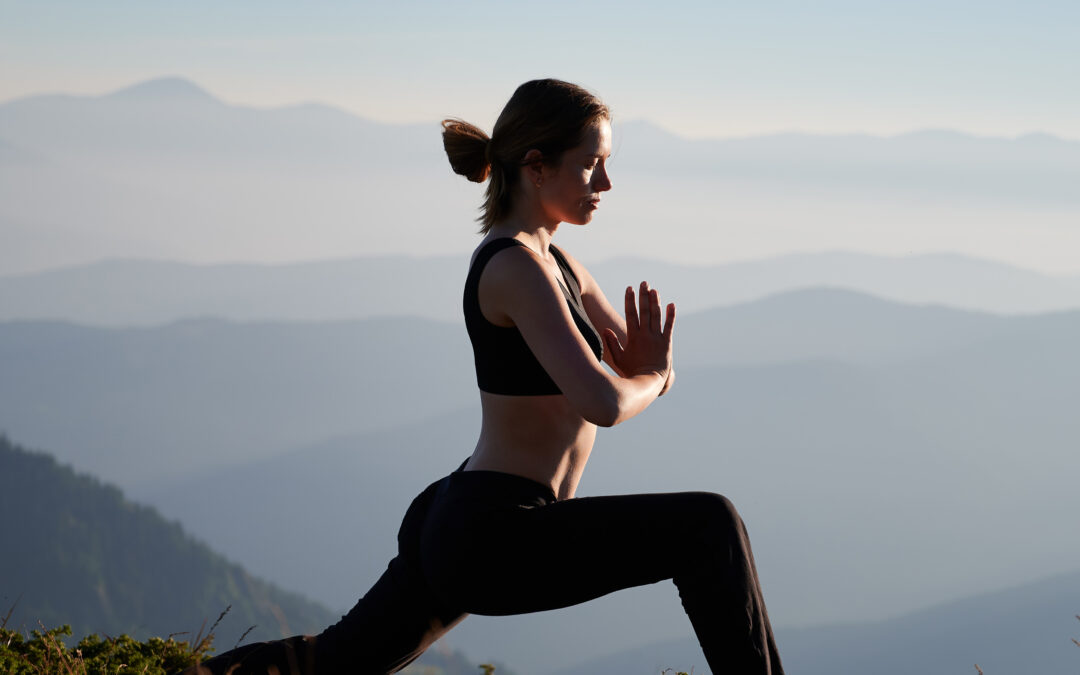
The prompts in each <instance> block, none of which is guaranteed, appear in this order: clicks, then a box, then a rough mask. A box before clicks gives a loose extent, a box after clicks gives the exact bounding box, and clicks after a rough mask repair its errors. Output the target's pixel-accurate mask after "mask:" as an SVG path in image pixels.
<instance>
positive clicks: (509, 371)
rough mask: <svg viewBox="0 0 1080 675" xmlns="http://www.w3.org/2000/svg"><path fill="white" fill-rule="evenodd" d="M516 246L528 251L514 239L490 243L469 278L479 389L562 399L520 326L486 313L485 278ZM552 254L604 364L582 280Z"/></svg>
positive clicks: (469, 322)
mask: <svg viewBox="0 0 1080 675" xmlns="http://www.w3.org/2000/svg"><path fill="white" fill-rule="evenodd" d="M511 246H525V244H523V243H522V242H520V241H518V240H517V239H513V238H509V237H507V238H501V239H492V240H491V241H489V242H488V243H487V244H485V245H484V246H483V247H482V248H481V249H480V250H479V251H478V252H477V253H476V258H475V259H474V260H473V264H472V267H471V268H469V275H468V276H467V277H466V278H465V295H464V298H463V302H462V304H463V306H464V309H465V328H466V329H467V330H468V331H469V339H470V340H471V341H472V346H473V358H474V360H475V361H476V384H477V385H478V386H479V387H480V391H486V392H488V393H491V394H505V395H508V396H543V395H547V394H561V393H562V391H560V390H559V387H558V385H556V384H555V381H554V380H552V379H551V376H550V375H548V374H547V371H546V370H544V367H543V366H542V365H540V362H539V361H537V360H536V357H535V356H534V355H533V353H532V350H530V349H529V345H528V344H526V342H525V338H523V337H522V336H521V331H519V330H518V329H517V326H496V325H495V324H493V323H491V322H490V321H488V320H487V318H485V317H484V315H483V313H482V312H481V311H480V294H479V289H480V275H481V274H482V273H483V272H484V267H485V266H486V265H487V263H488V261H489V260H491V257H492V256H494V255H495V254H496V253H498V252H499V251H501V250H503V249H505V248H509V247H511ZM549 250H550V251H551V253H552V255H553V256H554V257H555V262H556V264H558V266H559V269H560V270H562V273H563V276H564V277H565V279H566V286H569V287H570V289H569V290H567V288H566V286H564V285H563V283H562V281H559V288H561V289H562V292H563V295H565V296H566V304H567V306H568V307H570V314H571V315H572V316H573V317H574V323H575V324H577V328H578V330H579V331H581V335H582V336H583V337H584V338H585V341H586V342H588V343H589V346H590V347H592V351H593V353H594V354H596V358H597V360H600V359H602V358H603V356H604V343H603V342H602V341H601V340H600V334H599V333H597V332H596V329H595V328H594V327H593V325H592V323H591V322H590V321H589V317H588V316H587V315H586V314H585V307H584V306H583V305H582V304H581V286H580V285H579V284H578V279H577V277H576V276H575V275H574V273H573V271H572V270H571V269H570V265H568V264H567V262H566V258H565V257H563V254H562V251H560V250H559V249H557V248H555V247H554V246H551V247H549Z"/></svg>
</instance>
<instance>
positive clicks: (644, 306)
mask: <svg viewBox="0 0 1080 675" xmlns="http://www.w3.org/2000/svg"><path fill="white" fill-rule="evenodd" d="M648 294H649V282H647V281H642V282H641V288H640V289H639V290H638V314H639V315H640V316H639V319H638V322H639V324H640V325H641V326H648V325H649V316H650V313H649V298H648Z"/></svg>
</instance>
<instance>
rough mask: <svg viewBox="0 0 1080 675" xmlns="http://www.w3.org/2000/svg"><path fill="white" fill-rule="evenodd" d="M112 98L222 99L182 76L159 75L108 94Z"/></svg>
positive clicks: (149, 99) (148, 99) (211, 100)
mask: <svg viewBox="0 0 1080 675" xmlns="http://www.w3.org/2000/svg"><path fill="white" fill-rule="evenodd" d="M106 98H111V99H123V100H129V101H136V100H138V101H174V102H175V101H201V102H207V103H209V102H213V103H220V101H219V100H218V99H217V98H215V97H214V96H213V95H211V94H210V93H209V92H207V91H206V90H205V89H203V88H202V87H200V86H199V85H197V84H195V83H194V82H192V81H191V80H186V79H184V78H182V77H175V76H173V77H159V78H155V79H152V80H146V81H145V82H139V83H137V84H133V85H131V86H130V87H125V88H123V89H120V90H118V91H115V92H113V93H111V94H109V95H107V96H106Z"/></svg>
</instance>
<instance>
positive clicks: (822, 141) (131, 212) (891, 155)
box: [0, 78, 1080, 274]
mask: <svg viewBox="0 0 1080 675" xmlns="http://www.w3.org/2000/svg"><path fill="white" fill-rule="evenodd" d="M615 126H616V139H615V156H614V157H613V158H612V162H611V167H610V168H611V174H612V176H613V180H614V182H615V186H616V189H615V190H613V191H612V192H611V193H609V194H607V195H605V197H604V204H603V206H602V209H601V211H600V212H599V213H598V216H597V218H596V219H595V222H594V223H593V224H592V225H591V226H590V227H589V228H585V229H587V230H589V232H588V234H587V235H586V234H585V233H584V232H583V231H581V229H582V228H568V229H566V232H565V233H564V234H562V235H560V238H561V239H562V240H563V241H564V242H565V243H566V244H567V246H568V248H570V250H572V251H573V252H574V253H575V254H577V255H578V257H580V258H581V259H583V260H589V261H602V260H606V259H610V258H613V257H633V258H642V257H648V258H655V259H660V260H665V261H668V262H675V263H680V264H686V263H693V264H717V263H721V262H732V261H737V260H749V259H762V258H770V257H774V256H775V255H776V254H777V253H779V252H784V253H792V252H817V251H830V250H855V251H862V252H874V253H878V254H888V255H893V256H895V255H907V254H910V253H926V252H937V251H958V252H963V253H965V254H966V255H968V256H974V257H979V258H989V259H994V260H1002V261H1010V262H1011V263H1012V264H1014V265H1019V266H1021V267H1027V268H1032V269H1039V270H1044V271H1045V270H1048V269H1054V270H1068V271H1073V272H1075V270H1076V267H1075V262H1074V261H1073V260H1072V258H1071V257H1070V256H1069V255H1068V251H1069V250H1076V246H1077V245H1078V244H1080V242H1078V239H1077V237H1078V236H1080V235H1078V234H1077V231H1076V228H1075V223H1076V222H1077V212H1078V210H1080V199H1078V197H1077V192H1076V190H1075V189H1074V186H1075V185H1076V184H1077V183H1078V182H1080V143H1077V142H1073V141H1067V140H1063V139H1058V138H1054V137H1050V136H1045V135H1043V136H1026V137H1021V138H1016V139H1002V138H982V137H976V136H971V135H965V134H962V133H957V132H947V131H932V130H931V131H920V132H915V133H911V134H902V135H898V136H894V137H889V138H879V137H873V136H866V135H846V136H845V135H833V136H813V135H804V134H780V135H773V136H764V137H753V138H743V139H727V140H689V139H682V138H679V137H677V136H673V135H671V134H668V133H666V132H664V131H663V130H661V129H659V128H657V127H655V126H652V125H649V124H648V123H646V122H641V121H628V122H622V121H621V120H619V119H618V117H617V114H616V125H615ZM439 130H440V129H439V125H438V123H437V121H436V120H432V122H431V124H428V125H391V124H380V123H376V122H372V121H370V120H365V119H362V118H359V117H356V116H354V115H351V114H349V113H347V112H345V111H342V110H338V109H335V108H332V107H330V106H325V105H318V104H307V105H297V106H289V107H283V108H274V109H258V108H251V107H245V106H238V105H230V104H227V103H225V102H223V101H222V100H220V99H218V98H216V97H214V96H212V95H210V94H209V93H207V92H205V91H204V90H202V89H200V88H199V87H198V86H197V85H195V84H194V83H191V82H189V81H186V80H182V79H179V78H165V79H160V80H153V81H149V82H143V83H139V84H136V85H134V86H132V87H130V88H127V89H124V90H121V91H117V92H113V93H110V94H106V95H102V96H70V95H62V94H54V95H43V96H33V97H28V98H23V99H18V100H14V101H8V102H6V103H3V104H0V230H2V231H3V233H4V246H3V247H2V248H0V274H13V273H23V272H33V271H41V270H44V269H49V268H55V267H59V266H66V265H71V264H85V263H91V262H97V261H99V260H102V259H107V258H136V259H145V258H151V259H180V260H187V261H196V262H201V263H207V262H219V263H220V262H231V261H237V260H257V261H260V262H295V261H303V260H320V259H325V258H328V257H333V258H340V257H366V256H373V255H420V256H433V255H446V254H448V253H455V254H464V253H465V252H466V251H468V250H469V249H470V248H471V247H472V245H473V243H474V241H475V240H474V239H473V232H474V230H475V225H473V224H470V221H471V219H473V218H474V217H475V215H476V208H477V206H478V205H479V203H480V201H481V194H480V189H479V187H478V186H475V185H471V184H469V183H468V182H467V181H464V180H463V179H461V178H460V177H457V176H454V175H453V174H452V173H451V172H450V171H449V167H448V165H447V163H446V160H445V157H444V156H443V153H442V149H441V143H440V142H439ZM58 196H59V197H60V198H58Z"/></svg>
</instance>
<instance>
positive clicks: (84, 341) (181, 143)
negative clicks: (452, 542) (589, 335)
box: [0, 78, 1080, 675]
mask: <svg viewBox="0 0 1080 675" xmlns="http://www.w3.org/2000/svg"><path fill="white" fill-rule="evenodd" d="M616 122H617V124H616V134H617V139H616V152H615V157H614V158H613V161H612V167H611V171H612V174H613V177H614V181H615V184H616V189H615V190H613V191H612V192H611V193H610V194H609V195H605V198H604V203H603V205H602V207H601V210H600V213H599V214H598V215H597V217H596V220H595V222H594V223H593V224H591V225H590V226H589V227H587V228H571V227H564V228H563V229H561V230H560V232H559V234H558V238H559V239H558V243H559V244H560V245H561V246H563V247H564V248H566V249H567V250H569V251H571V252H572V253H574V254H575V255H576V257H578V258H579V259H580V260H582V261H584V262H585V263H586V264H588V266H589V268H590V270H592V273H593V275H594V276H595V278H596V279H597V280H598V282H599V283H600V285H601V286H602V287H603V288H604V290H605V291H606V293H607V295H608V296H609V297H616V298H617V297H619V295H620V292H621V289H622V288H623V287H625V285H627V284H631V283H635V282H637V281H639V280H641V279H642V278H647V279H649V280H650V282H652V283H653V284H654V285H655V286H657V287H658V288H659V289H660V290H661V292H662V294H663V298H664V299H665V300H668V299H671V300H675V301H676V302H677V303H678V304H679V311H680V313H679V319H678V323H677V328H676V353H675V359H676V360H675V365H676V370H677V372H678V381H677V384H676V386H675V388H674V389H673V390H672V391H671V393H670V394H669V395H667V396H665V397H664V399H662V400H661V401H658V402H657V403H656V404H655V405H654V406H653V407H652V408H651V409H650V410H649V412H648V414H646V415H643V416H641V417H640V418H637V419H634V420H632V421H630V422H629V423H627V424H625V425H621V426H619V427H616V428H614V429H611V430H601V432H600V434H599V437H598V442H597V447H596V449H595V451H594V453H593V456H592V459H591V462H590V467H589V470H588V472H587V473H586V475H585V479H584V481H583V483H582V485H581V487H580V490H579V494H581V495H594V494H608V493H625V492H642V491H666V490H698V489H700V490H711V491H717V492H721V493H723V494H725V495H727V496H729V497H731V498H732V499H733V501H734V502H735V503H736V505H737V506H738V507H739V508H740V511H741V512H742V514H743V517H744V518H745V520H746V521H747V524H748V526H749V529H750V532H751V536H752V540H753V542H754V547H755V557H756V558H757V560H758V564H759V567H760V571H761V576H762V578H763V583H764V587H765V592H766V596H767V600H768V602H769V609H770V615H771V616H772V619H773V622H774V624H775V625H776V626H777V627H778V628H779V631H780V636H781V649H782V650H783V649H784V640H787V641H788V643H789V644H791V645H792V647H791V654H792V657H791V659H792V661H791V664H790V665H789V667H790V668H791V670H792V672H796V665H798V666H801V669H800V670H799V671H798V672H806V673H811V674H812V675H817V674H818V673H821V674H822V675H824V673H827V672H857V671H861V670H863V669H865V668H866V664H868V663H873V664H875V667H876V666H881V667H882V668H885V667H886V666H885V665H883V663H884V662H886V661H887V662H888V664H887V665H888V667H893V668H895V670H894V671H888V670H882V672H886V673H887V675H892V673H893V672H895V673H897V674H898V673H900V672H925V673H936V672H938V671H934V670H931V666H929V665H927V663H928V662H929V661H933V662H934V663H935V664H938V665H940V666H941V668H942V670H941V671H940V672H942V673H944V672H955V670H953V671H949V670H948V668H954V667H955V664H962V665H961V666H959V667H970V663H973V662H974V661H975V660H977V659H979V658H981V657H980V656H978V654H975V655H973V656H971V657H969V656H968V654H969V653H970V651H977V652H979V653H984V654H987V655H988V656H987V658H989V659H990V660H989V661H987V662H984V663H983V664H982V665H983V666H984V667H986V672H987V673H988V675H992V673H991V669H990V668H989V667H987V666H988V664H990V663H996V664H997V670H995V671H994V672H1006V669H1007V668H1009V667H1012V665H1013V664H1014V663H1015V661H1010V660H1009V653H1004V651H1003V650H1000V649H999V650H997V651H995V645H998V646H1000V645H1002V644H1004V642H1005V640H1007V639H1008V636H1010V635H1013V636H1015V637H1016V639H1017V640H1018V643H1017V644H1018V645H1019V644H1020V643H1023V645H1025V646H1024V647H1023V648H1022V649H1021V647H1019V646H1018V647H1017V650H1015V651H1014V652H1010V653H1011V654H1020V653H1022V654H1025V655H1030V654H1038V653H1043V652H1045V653H1046V654H1047V655H1048V656H1047V659H1048V660H1047V661H1045V662H1044V663H1043V665H1044V666H1045V668H1044V669H1043V670H1040V671H1039V672H1050V671H1051V670H1052V668H1054V667H1058V666H1057V665H1055V664H1061V663H1072V662H1070V661H1068V660H1067V659H1068V657H1069V655H1068V654H1066V655H1065V656H1064V657H1062V656H1061V654H1059V652H1058V651H1056V647H1053V648H1045V647H1043V644H1044V643H1042V642H1041V641H1040V640H1041V638H1040V635H1045V634H1046V632H1048V631H1060V635H1061V637H1062V639H1064V640H1067V638H1068V636H1069V635H1075V634H1076V633H1077V632H1078V631H1077V630H1076V626H1074V625H1073V624H1072V623H1071V621H1072V619H1071V616H1072V614H1075V613H1076V612H1077V611H1080V582H1078V577H1077V573H1078V570H1080V538H1077V537H1075V536H1074V533H1075V529H1076V523H1075V516H1074V514H1075V513H1077V512H1080V493H1078V492H1077V491H1076V490H1075V484H1076V476H1077V475H1080V453H1077V452H1076V439H1077V438H1078V437H1080V418H1078V417H1077V415H1076V414H1075V408H1076V402H1077V401H1078V400H1080V360H1078V359H1077V358H1076V345H1077V344H1080V264H1078V263H1077V258H1076V251H1078V250H1080V227H1078V225H1080V192H1078V191H1077V190H1076V189H1075V186H1076V185H1078V184H1080V143H1077V142H1076V141H1070V140H1065V139H1061V138H1057V137H1053V136H1050V135H1026V136H1022V137H1017V138H992V137H983V136H974V135H970V134H964V133H959V132H949V131H918V132H912V133H907V134H900V135H895V136H890V137H877V136H869V135H829V136H826V135H809V134H775V135H769V136H760V137H747V138H737V139H726V140H711V141H700V140H688V139H684V138H679V137H677V136H674V135H672V134H669V133H667V132H665V131H663V130H661V129H660V128H658V127H656V126H654V125H651V124H649V123H647V122H643V121H634V120H629V121H625V122H624V121H622V120H619V119H618V118H617V119H616ZM479 200H480V188H479V187H478V186H475V185H472V184H469V183H467V182H466V181H464V180H463V179H461V178H460V177H457V176H454V175H453V174H452V173H451V172H450V171H449V168H448V166H447V164H446V160H445V157H444V156H443V154H442V150H441V147H440V144H439V139H438V125H437V121H435V120H433V121H432V122H431V123H430V124H423V125H419V124H418V125H391V124H383V123H376V122H372V121H370V120H365V119H362V118H359V117H356V116H354V115H351V114H349V113H346V112H343V111H341V110H338V109H334V108H331V107H328V106H323V105H317V104H310V105H299V106H291V107H285V108H265V109H263V108H252V107H245V106H239V105H232V104H227V103H224V102H223V101H222V100H220V99H218V98H216V97H215V96H213V95H211V94H209V93H207V92H206V91H205V90H203V89H201V88H200V87H199V86H198V85H197V84H195V83H192V82H190V81H187V80H183V79H180V78H164V79H157V80H152V81H148V82H143V83H141V84H137V85H135V86H132V87H130V88H126V89H123V90H121V91H117V92H114V93H111V94H107V95H102V96H69V95H60V94H58V95H48V96H35V97H29V98H24V99H21V100H15V101H9V102H7V103H2V104H0V433H3V434H5V435H6V436H7V437H8V438H9V439H10V440H11V441H13V442H17V443H19V444H22V445H25V446H27V447H31V448H40V449H42V450H45V451H47V452H48V453H50V454H51V455H53V456H54V457H56V458H57V459H58V460H59V461H60V462H61V463H63V464H69V465H71V466H72V467H74V468H75V469H76V470H78V471H82V472H86V473H88V474H90V475H92V476H96V477H97V478H98V479H100V480H102V481H105V482H107V483H109V484H116V485H117V486H118V487H119V488H120V489H122V490H123V491H124V494H126V495H127V496H128V497H130V498H131V499H133V500H136V501H137V502H139V503H141V504H145V505H149V506H152V507H153V508H154V509H157V511H159V512H160V514H161V515H162V516H164V518H165V519H166V520H175V521H177V522H178V523H179V524H181V525H182V526H183V528H184V529H185V530H186V531H187V532H189V533H191V534H192V535H194V536H195V537H196V538H198V539H199V540H201V541H204V542H205V543H206V544H207V545H208V546H209V547H210V548H212V549H213V550H214V551H216V552H217V554H221V555H223V556H225V558H227V560H228V561H230V562H229V563H228V565H234V564H235V565H239V566H242V568H243V569H242V570H240V569H239V568H238V567H227V565H226V563H225V562H224V561H221V560H219V561H218V562H217V563H215V565H217V567H216V568H215V569H222V570H224V569H229V570H232V571H231V572H230V574H233V575H234V577H235V578H248V577H247V576H244V575H247V574H249V573H250V574H251V575H254V576H253V578H257V579H265V580H266V581H267V582H269V583H271V584H274V585H276V586H278V587H280V588H283V589H288V591H290V592H295V593H299V594H302V595H303V596H305V597H306V598H310V599H311V600H312V601H314V602H315V603H318V604H317V605H303V606H305V607H308V608H309V609H310V610H311V611H310V615H311V616H314V617H316V618H321V617H324V616H325V615H326V614H327V613H329V614H336V613H338V612H341V611H344V610H346V609H347V608H348V607H349V606H351V605H352V603H353V602H355V600H356V599H357V598H358V597H360V596H361V595H362V594H363V593H364V591H365V590H366V589H367V587H368V586H369V585H370V584H371V583H372V582H373V581H374V580H375V579H376V578H377V576H378V575H379V574H380V573H381V572H382V570H383V569H384V568H385V565H386V562H387V561H388V560H389V558H390V557H391V556H392V555H393V552H394V547H395V539H394V537H395V533H396V531H397V528H398V525H399V523H400V517H401V514H402V513H403V512H404V510H405V508H406V506H407V505H408V503H409V502H410V501H411V499H412V498H413V496H414V495H415V494H416V493H417V492H418V491H419V490H421V489H422V488H423V487H424V486H426V485H427V484H428V483H430V482H431V481H433V480H435V479H437V478H439V477H440V476H442V475H444V474H445V473H446V472H448V471H450V470H452V469H453V468H455V467H456V466H457V465H458V464H459V463H460V462H461V461H462V460H463V459H465V457H466V456H467V455H468V454H469V453H470V451H471V449H472V447H473V444H474V443H475V437H476V432H477V428H478V425H479V407H478V398H477V394H476V387H475V376H474V372H473V363H472V353H471V350H470V346H469V343H468V339H467V336H466V334H465V331H464V330H463V326H462V321H461V318H460V312H461V309H460V308H461V285H462V282H463V279H464V274H465V268H466V265H467V261H468V252H469V250H471V248H472V247H473V246H475V244H476V241H477V238H476V235H475V232H474V229H475V224H474V223H472V222H471V221H470V219H471V218H472V217H473V215H475V208H476V206H477V204H478V203H479ZM65 475H67V474H65ZM58 480H59V479H58ZM65 480H68V479H65ZM114 497H115V495H114ZM111 499H113V502H116V503H119V502H118V501H117V499H118V498H111ZM65 517H66V516H65ZM176 536H178V535H176ZM489 554H491V555H498V550H497V546H496V547H494V548H493V550H492V551H491V552H489ZM215 555H216V554H215ZM642 555H693V552H692V551H642ZM215 560H216V559H215ZM20 569H23V568H20ZM258 583H259V584H261V583H263V582H262V581H259V582H258ZM259 588H262V586H259ZM8 590H9V589H8V588H7V587H4V588H2V589H0V591H3V592H4V593H5V594H8ZM275 592H276V591H275ZM222 597H224V596H222ZM303 602H308V601H307V600H303V601H301V604H302V603H303ZM1070 607H1071V609H1069V608H1070ZM312 608H313V609H312ZM326 608H329V609H326ZM264 609H265V608H264ZM245 611H246V610H245ZM254 611H255V610H252V612H254ZM259 611H263V609H260V610H259ZM1058 612H1063V615H1062V616H1060V617H1058V616H1057V613H1058ZM979 617H983V619H985V620H983V619H979ZM210 618H211V619H212V618H213V617H210ZM124 625H126V624H124ZM305 625H306V624H305ZM957 626H963V627H964V630H963V631H960V632H951V631H954V630H956V631H959V630H960V629H959V628H957ZM1024 626H1029V627H1030V626H1038V631H1035V630H1034V629H1031V630H1029V629H1025V628H1024ZM980 631H982V632H983V634H980ZM1070 631H1072V633H1070ZM1036 633H1038V635H1037V634H1036ZM538 636H539V637H538ZM943 636H947V637H948V640H946V639H945V637H943ZM689 637H690V626H689V623H688V621H687V620H686V619H685V617H684V615H683V613H682V609H681V607H680V606H679V603H678V597H677V594H676V591H675V589H674V587H673V586H672V585H671V584H668V583H663V584H658V585H656V586H651V587H646V588H642V589H634V590H631V591H627V592H623V593H618V594H615V595H613V596H610V597H606V598H603V599H600V600H598V601H596V602H594V603H589V604H587V605H584V606H581V607H576V608H572V609H568V610H560V611H558V612H553V613H545V614H538V615H530V616H523V617H504V618H498V619H492V618H483V617H472V618H470V619H469V620H468V621H466V622H464V623H463V624H462V625H461V626H460V627H458V628H456V629H455V630H454V631H453V632H452V633H451V634H450V635H449V636H448V637H447V638H446V639H445V643H446V644H447V645H449V646H450V647H452V648H454V649H460V650H461V651H462V652H464V653H465V654H467V655H468V656H469V658H472V659H475V660H477V661H479V660H481V659H496V660H498V661H499V662H501V663H505V664H507V665H508V666H509V667H510V668H512V669H513V671H514V672H515V673H518V675H569V673H575V672H590V673H600V674H603V673H614V672H628V671H626V670H625V668H626V665H625V664H626V663H628V662H630V663H633V662H637V663H644V660H643V659H646V658H648V657H647V654H653V655H659V656H658V657H657V658H662V659H664V661H663V662H658V663H657V664H656V665H657V666H658V667H661V666H663V667H667V666H671V667H686V668H689V667H690V666H691V665H693V666H695V672H704V668H703V665H704V661H703V659H702V658H701V657H700V654H698V653H690V654H687V652H688V651H689V652H693V650H695V649H696V647H695V646H694V644H693V642H692V641H691V642H687V638H689ZM894 638H895V644H892V643H891V641H892V640H893V639H894ZM944 642H948V643H950V644H951V645H952V647H948V648H947V646H946V645H944V644H943V643H944ZM552 644H557V645H559V648H558V649H552V648H551V645H552ZM823 645H825V646H829V649H833V650H834V651H835V652H843V653H844V655H845V659H846V660H845V659H841V660H830V654H829V649H826V648H825V646H823ZM853 645H863V647H862V648H855V647H853ZM1065 645H1066V646H1069V643H1067V642H1065ZM901 646H902V647H903V648H902V649H901ZM953 647H955V648H953ZM635 650H637V651H635ZM642 650H644V651H642ZM678 654H685V655H686V656H685V658H683V660H677V659H679V658H681V657H679V656H677V655H678ZM1051 654H1052V655H1051ZM924 657H925V658H924ZM931 657H933V658H931ZM1025 658H1027V659H1029V661H1028V663H1030V662H1031V661H1030V659H1031V658H1035V657H1032V656H1025ZM627 659H629V661H628V660H627ZM635 659H636V661H635ZM905 659H908V660H905ZM920 659H922V660H920ZM964 659H969V660H964ZM994 659H997V661H995V660H994ZM683 664H685V665H683ZM651 665H652V663H651V662H650V663H649V664H648V666H647V667H651Z"/></svg>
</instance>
